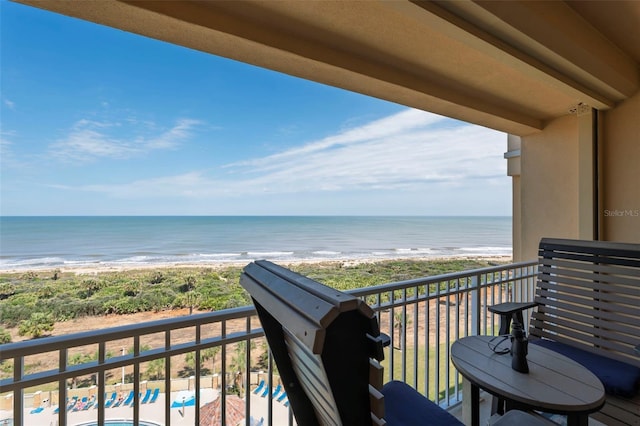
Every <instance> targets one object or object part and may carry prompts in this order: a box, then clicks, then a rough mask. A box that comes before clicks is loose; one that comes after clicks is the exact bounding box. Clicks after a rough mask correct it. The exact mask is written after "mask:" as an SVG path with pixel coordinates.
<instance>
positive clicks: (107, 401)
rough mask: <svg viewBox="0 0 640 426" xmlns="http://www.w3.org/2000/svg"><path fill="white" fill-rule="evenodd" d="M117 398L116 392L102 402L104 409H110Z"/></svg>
mask: <svg viewBox="0 0 640 426" xmlns="http://www.w3.org/2000/svg"><path fill="white" fill-rule="evenodd" d="M117 396H118V394H117V393H116V392H114V393H112V394H111V398H109V399H107V400H106V401H105V402H104V406H105V407H106V408H109V407H111V406H112V405H113V403H114V402H116V397H117Z"/></svg>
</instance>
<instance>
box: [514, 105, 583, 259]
mask: <svg viewBox="0 0 640 426" xmlns="http://www.w3.org/2000/svg"><path fill="white" fill-rule="evenodd" d="M521 152H522V155H521V159H520V167H521V175H520V178H519V182H518V186H519V190H520V206H519V214H520V224H521V227H520V232H517V230H516V226H515V224H514V260H516V261H520V260H531V259H535V258H536V257H537V249H538V243H539V242H540V238H542V237H558V238H578V118H577V116H575V115H567V116H564V117H561V118H559V119H557V120H555V121H553V122H551V123H550V124H549V125H548V126H547V127H546V128H545V129H544V131H542V132H540V133H537V134H535V135H530V136H525V137H523V138H522V143H521ZM514 183H516V182H514ZM515 201H516V199H515V198H514V202H515ZM516 209H517V207H514V211H515V210H516ZM518 234H519V238H520V241H519V242H516V241H515V239H516V238H517V237H518Z"/></svg>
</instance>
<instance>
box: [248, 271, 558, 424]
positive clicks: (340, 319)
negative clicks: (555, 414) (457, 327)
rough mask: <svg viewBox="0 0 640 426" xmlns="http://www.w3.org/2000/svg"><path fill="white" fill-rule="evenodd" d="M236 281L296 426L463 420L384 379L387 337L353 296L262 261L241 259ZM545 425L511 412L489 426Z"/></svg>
mask: <svg viewBox="0 0 640 426" xmlns="http://www.w3.org/2000/svg"><path fill="white" fill-rule="evenodd" d="M240 284H241V285H242V286H243V287H244V288H245V289H246V290H247V291H248V292H249V294H250V295H251V297H252V299H253V303H254V305H255V307H256V311H257V312H258V316H259V318H260V322H261V324H262V327H263V329H264V332H265V335H266V337H267V341H268V343H269V347H270V349H271V353H272V355H273V358H274V360H275V362H276V365H277V366H278V372H279V374H280V377H281V379H282V382H283V384H284V387H285V390H286V393H287V396H288V398H289V403H290V406H291V408H292V410H293V413H294V416H295V418H296V422H297V424H298V425H300V426H315V425H322V426H324V425H336V426H340V425H344V426H370V425H385V424H386V425H390V426H438V425H441V426H463V424H462V423H461V422H460V421H458V420H457V419H456V418H455V417H454V416H452V415H451V414H449V413H448V412H447V411H445V410H443V409H442V408H440V407H439V406H438V405H436V404H435V403H433V402H432V401H430V400H428V399H427V398H425V397H424V396H423V395H421V394H420V393H418V392H417V391H416V390H415V389H413V388H412V387H410V386H409V385H407V384H406V383H403V382H400V381H397V380H393V381H390V382H388V383H386V384H384V385H383V384H382V381H383V369H382V367H381V366H380V364H379V361H381V360H382V359H383V358H384V352H383V347H384V346H386V345H388V343H389V338H388V336H385V335H383V334H381V333H380V331H379V328H378V321H377V318H376V316H375V315H374V312H373V310H372V309H371V308H370V307H369V306H368V305H367V304H366V303H364V302H363V301H361V300H360V299H358V298H356V297H353V296H351V295H349V294H346V293H342V292H340V291H338V290H335V289H332V288H330V287H327V286H325V285H323V284H320V283H319V282H316V281H314V280H312V279H310V278H307V277H304V276H302V275H299V274H296V273H295V272H293V271H290V270H288V269H286V268H283V267H281V266H278V265H275V264H273V263H271V262H267V261H256V262H254V263H251V264H249V265H247V266H246V267H245V268H244V271H243V273H242V275H241V277H240ZM516 419H517V423H518V425H519V426H545V425H546V423H545V422H543V421H541V420H540V419H539V418H536V417H535V416H531V415H529V414H528V413H522V412H517V411H515V410H514V411H513V412H510V413H507V414H506V415H505V416H504V418H501V419H499V420H497V421H496V422H495V423H493V426H509V425H513V424H514V421H516Z"/></svg>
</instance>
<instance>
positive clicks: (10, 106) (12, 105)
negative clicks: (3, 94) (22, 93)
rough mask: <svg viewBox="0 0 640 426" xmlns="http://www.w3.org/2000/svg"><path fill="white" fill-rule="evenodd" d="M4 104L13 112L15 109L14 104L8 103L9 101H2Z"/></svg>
mask: <svg viewBox="0 0 640 426" xmlns="http://www.w3.org/2000/svg"><path fill="white" fill-rule="evenodd" d="M3 101H4V104H5V105H6V106H7V108H9V109H11V110H14V109H16V104H15V102H13V101H10V100H9V99H3Z"/></svg>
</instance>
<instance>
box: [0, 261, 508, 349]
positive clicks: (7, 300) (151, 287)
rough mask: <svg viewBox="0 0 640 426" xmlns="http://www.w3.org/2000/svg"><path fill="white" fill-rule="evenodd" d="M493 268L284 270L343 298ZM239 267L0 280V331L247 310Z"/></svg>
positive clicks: (332, 265)
mask: <svg viewBox="0 0 640 426" xmlns="http://www.w3.org/2000/svg"><path fill="white" fill-rule="evenodd" d="M508 260H509V259H505V261H504V262H503V263H506V262H507V261H508ZM495 264H496V262H495V261H491V260H485V259H466V258H465V259H453V260H415V259H412V260H386V261H377V262H341V261H335V262H315V263H299V264H292V265H288V267H289V268H291V269H292V270H294V271H296V272H298V273H300V274H303V275H306V276H309V277H310V278H312V279H315V280H318V281H320V282H323V283H325V284H327V285H329V286H332V287H334V288H338V289H340V290H349V289H353V288H361V287H369V286H373V285H379V284H383V283H389V282H396V281H402V280H407V279H414V278H420V277H426V276H431V275H438V274H444V273H449V272H456V271H461V270H468V269H476V268H481V267H486V266H492V265H495ZM243 266H244V265H233V266H219V267H216V268H214V267H159V270H157V271H150V270H149V269H143V270H129V271H88V272H87V273H84V274H82V273H77V272H73V271H68V270H67V271H65V270H62V271H59V272H58V274H57V277H56V279H55V280H54V279H53V278H52V276H51V271H42V272H37V271H33V272H15V273H0V322H1V323H2V325H3V326H4V327H5V328H7V329H11V328H15V327H19V326H20V327H21V329H22V330H23V334H22V335H25V336H30V337H38V336H42V335H44V334H45V333H47V332H50V331H51V328H49V327H50V326H51V327H52V326H53V322H61V321H68V320H71V319H76V318H82V317H94V316H101V315H125V314H133V313H139V312H159V311H164V310H173V309H182V308H189V312H193V311H215V310H222V309H227V308H235V307H239V306H246V305H250V304H251V300H250V297H249V295H248V294H247V293H246V292H245V291H244V289H243V288H242V287H241V286H240V285H239V282H238V281H239V277H240V273H241V269H242V267H243ZM89 274H90V275H89ZM444 285H445V286H446V284H444ZM434 290H435V288H434V289H429V291H434Z"/></svg>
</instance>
